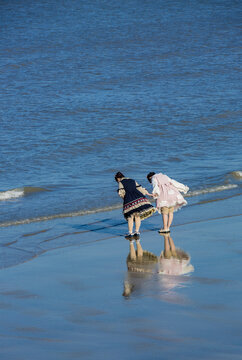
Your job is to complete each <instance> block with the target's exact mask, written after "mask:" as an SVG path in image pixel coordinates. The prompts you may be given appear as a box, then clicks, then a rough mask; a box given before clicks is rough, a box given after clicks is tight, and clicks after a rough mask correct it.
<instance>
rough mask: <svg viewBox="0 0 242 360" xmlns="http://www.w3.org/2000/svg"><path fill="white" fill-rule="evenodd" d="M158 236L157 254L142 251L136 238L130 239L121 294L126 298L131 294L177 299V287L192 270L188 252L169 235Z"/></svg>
mask: <svg viewBox="0 0 242 360" xmlns="http://www.w3.org/2000/svg"><path fill="white" fill-rule="evenodd" d="M161 236H162V237H163V238H164V246H163V248H162V251H161V253H160V255H159V256H157V255H155V254H153V253H152V252H150V251H148V250H143V248H142V245H141V243H140V240H137V241H136V242H135V241H134V240H132V241H130V244H129V254H128V256H127V259H126V263H127V270H128V271H127V274H126V278H125V281H124V291H123V296H124V297H126V298H129V297H130V296H131V294H132V295H133V296H155V297H157V296H158V297H159V298H161V299H163V300H166V301H169V302H174V301H175V302H177V301H178V302H180V301H181V299H180V297H179V289H180V288H183V287H185V286H186V283H187V280H188V277H187V275H189V274H191V273H192V272H193V271H194V267H193V266H192V265H191V263H190V260H191V258H190V255H189V254H188V253H187V252H186V251H184V250H183V249H180V248H177V247H176V246H175V243H174V240H173V239H172V237H171V235H170V234H162V235H161ZM135 246H136V249H135ZM179 299H180V300H179ZM182 302H183V300H182Z"/></svg>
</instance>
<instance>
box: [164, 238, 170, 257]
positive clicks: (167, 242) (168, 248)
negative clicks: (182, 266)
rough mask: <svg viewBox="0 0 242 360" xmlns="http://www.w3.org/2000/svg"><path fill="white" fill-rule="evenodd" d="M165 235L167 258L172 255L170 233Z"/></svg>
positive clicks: (165, 253)
mask: <svg viewBox="0 0 242 360" xmlns="http://www.w3.org/2000/svg"><path fill="white" fill-rule="evenodd" d="M163 236H164V255H165V258H168V259H169V258H170V257H171V250H170V244H169V235H163Z"/></svg>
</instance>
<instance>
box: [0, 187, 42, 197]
mask: <svg viewBox="0 0 242 360" xmlns="http://www.w3.org/2000/svg"><path fill="white" fill-rule="evenodd" d="M41 191H49V190H47V189H44V188H40V187H32V186H26V187H22V188H16V189H11V190H6V191H0V201H6V200H13V199H17V198H19V197H23V196H25V195H30V194H33V193H39V192H41Z"/></svg>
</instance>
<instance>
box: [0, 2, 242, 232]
mask: <svg viewBox="0 0 242 360" xmlns="http://www.w3.org/2000/svg"><path fill="white" fill-rule="evenodd" d="M240 10H241V2H239V1H236V0H234V1H229V2H228V1H209V2H208V1H193V2H186V1H173V2H172V3H171V2H169V1H163V0H155V1H153V2H152V3H151V2H146V1H142V2H140V1H136V0H131V1H123V2H122V3H120V2H118V3H117V2H116V1H105V0H102V1H92V2H91V3H87V2H84V1H77V0H68V1H52V2H51V3H49V2H48V1H42V2H41V3H38V2H32V1H23V0H22V1H12V2H10V3H9V2H7V3H6V2H3V3H2V4H1V5H0V16H1V24H2V29H1V35H2V42H1V45H0V55H1V56H0V64H1V69H2V71H1V73H0V82H1V86H0V95H1V100H0V105H1V106H0V112H1V115H0V116H1V118H0V129H1V131H0V145H1V146H0V152H1V167H0V191H1V192H0V223H1V224H2V225H7V224H14V223H16V222H18V221H20V222H27V221H29V219H36V218H40V219H42V218H43V219H46V218H49V217H51V216H59V215H60V214H62V215H63V214H64V215H65V214H72V215H75V214H80V213H81V214H82V213H85V211H86V210H94V211H95V210H97V209H99V210H100V209H103V208H105V207H107V206H111V207H113V206H116V205H118V204H119V203H120V201H119V198H118V197H117V194H116V192H115V190H116V184H115V182H114V180H113V175H114V173H115V172H116V171H119V170H120V171H122V172H124V173H125V174H126V175H127V176H129V177H133V178H136V179H137V180H138V181H139V182H141V183H142V184H143V185H144V186H147V187H149V185H148V183H147V181H146V174H147V172H149V171H162V172H165V173H167V174H168V175H169V176H170V177H172V178H175V179H176V180H178V181H180V182H184V183H186V184H187V185H188V186H190V188H191V192H196V191H200V190H201V189H203V190H204V189H205V190H204V192H205V193H206V192H207V190H209V189H217V188H218V187H220V186H227V185H230V184H232V185H240V184H241V152H242V149H241V144H242V141H241V125H240V114H241V113H240V88H241V85H240V77H239V66H238V61H239V55H240V48H239V22H240V17H239V11H240ZM235 171H237V174H239V175H238V176H236V175H235V173H234V172H235ZM236 191H237V192H240V189H238V188H237V190H236V189H234V190H232V192H231V194H233V193H234V192H236Z"/></svg>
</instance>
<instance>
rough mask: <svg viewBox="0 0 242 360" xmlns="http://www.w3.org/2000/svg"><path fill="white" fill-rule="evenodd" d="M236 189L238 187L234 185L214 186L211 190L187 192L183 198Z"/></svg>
mask: <svg viewBox="0 0 242 360" xmlns="http://www.w3.org/2000/svg"><path fill="white" fill-rule="evenodd" d="M236 187H238V185H236V184H228V185H221V186H215V187H211V188H205V189H200V190H194V191H189V192H188V193H187V194H186V195H185V196H186V197H192V196H197V195H201V194H208V193H213V192H218V191H224V190H229V189H234V188H236Z"/></svg>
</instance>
